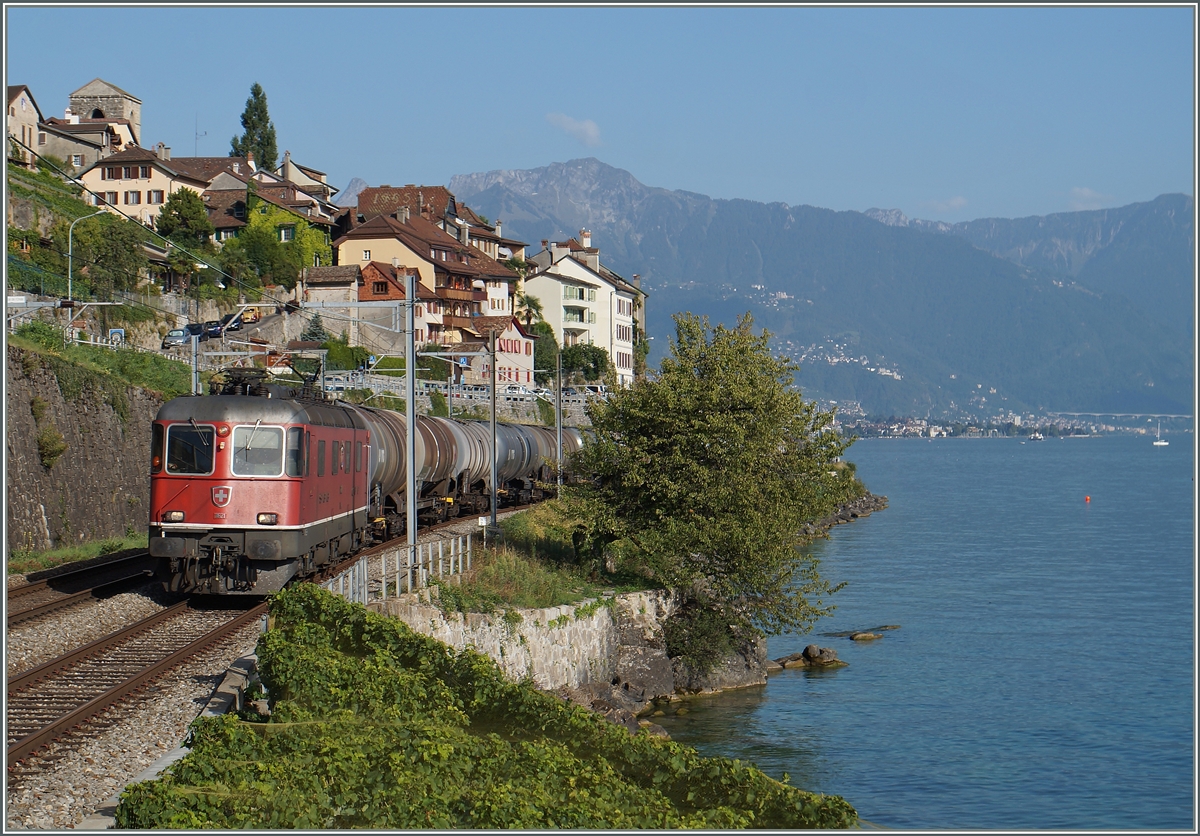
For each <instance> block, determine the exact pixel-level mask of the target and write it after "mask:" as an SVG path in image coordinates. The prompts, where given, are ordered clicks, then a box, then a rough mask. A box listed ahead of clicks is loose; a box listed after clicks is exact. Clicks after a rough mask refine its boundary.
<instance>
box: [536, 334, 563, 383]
mask: <svg viewBox="0 0 1200 836" xmlns="http://www.w3.org/2000/svg"><path fill="white" fill-rule="evenodd" d="M529 333H531V334H533V335H534V336H535V337H537V340H535V341H534V343H533V367H534V368H535V369H547V371H544V372H537V373H536V374H535V377H536V378H537V382H538V383H541V384H543V385H544V384H546V383H548V382H549V381H551V380H553V379H554V377H555V370H556V369H557V368H558V339H557V338H556V337H555V336H554V326H553V325H551V324H550V323H549V322H546V321H545V320H543V321H541V322H535V323H533V325H531V326H530V327H529Z"/></svg>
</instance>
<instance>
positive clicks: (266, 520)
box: [258, 514, 279, 525]
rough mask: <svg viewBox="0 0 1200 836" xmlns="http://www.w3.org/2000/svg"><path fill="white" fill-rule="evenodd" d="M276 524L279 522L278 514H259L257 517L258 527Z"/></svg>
mask: <svg viewBox="0 0 1200 836" xmlns="http://www.w3.org/2000/svg"><path fill="white" fill-rule="evenodd" d="M277 522H279V515H278V514H259V515H258V524H259V525H275V523H277Z"/></svg>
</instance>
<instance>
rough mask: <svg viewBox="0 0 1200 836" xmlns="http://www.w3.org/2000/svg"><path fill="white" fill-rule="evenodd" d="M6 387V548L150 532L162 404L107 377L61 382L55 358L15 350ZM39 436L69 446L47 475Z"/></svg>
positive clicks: (11, 349)
mask: <svg viewBox="0 0 1200 836" xmlns="http://www.w3.org/2000/svg"><path fill="white" fill-rule="evenodd" d="M72 374H73V375H74V374H76V373H75V372H74V371H72ZM6 386H7V392H6V404H7V415H6V418H7V423H6V425H5V427H4V436H5V444H6V446H7V454H8V455H7V459H8V461H7V465H8V467H7V474H6V476H7V481H8V486H7V490H8V515H7V535H8V538H7V539H8V542H7V546H8V549H9V550H10V551H13V550H17V549H33V550H43V549H50V548H58V547H61V546H69V545H72V544H74V543H76V542H79V541H80V540H86V539H96V538H104V537H114V536H124V535H125V533H126V531H127V530H128V529H134V530H136V531H145V529H146V524H147V513H148V509H149V503H150V479H149V473H150V425H151V423H152V422H153V420H154V416H155V415H156V414H157V413H158V408H159V406H161V404H162V402H161V400H160V399H159V398H158V397H157V396H155V395H154V394H153V393H151V392H149V391H147V390H145V389H139V388H137V387H134V386H125V385H124V384H120V385H117V384H116V383H113V384H112V386H111V389H110V388H106V387H105V386H104V385H103V378H102V377H101V376H100V375H88V374H82V373H79V374H78V380H76V381H74V382H73V385H65V384H60V382H59V380H58V377H57V376H56V374H55V371H54V369H53V368H52V366H51V365H50V361H48V360H47V359H46V358H45V357H43V356H42V355H39V354H37V353H34V352H27V351H24V350H23V349H19V348H15V347H14V346H9V347H8V356H7V366H6ZM63 388H66V389H67V394H66V395H64V393H63ZM76 389H77V390H78V391H76ZM41 432H47V433H50V434H53V433H58V434H59V435H60V436H61V438H62V443H64V444H65V445H66V446H65V449H64V450H63V452H62V454H61V455H60V456H59V457H58V459H57V460H56V461H54V462H53V464H52V466H51V467H49V468H47V467H46V466H45V464H44V463H43V457H42V455H41V451H40V450H39V447H38V434H39V433H41Z"/></svg>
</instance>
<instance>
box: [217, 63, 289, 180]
mask: <svg viewBox="0 0 1200 836" xmlns="http://www.w3.org/2000/svg"><path fill="white" fill-rule="evenodd" d="M242 129H243V133H242V135H241V137H240V138H239V137H236V136H235V137H234V138H233V139H232V140H231V141H230V144H231V148H230V151H229V156H231V157H245V156H248V155H250V154H251V153H253V154H254V164H255V165H256V166H257V167H258V168H265V169H266V170H267V171H271V170H273V169H274V168H275V160H276V158H277V157H278V156H279V148H278V147H277V146H276V145H275V123H274V122H272V121H271V117H270V114H268V113H267V94H266V93H264V92H263V89H262V85H261V84H259V83H258V82H257V81H256V82H254V86H252V87H251V88H250V98H248V99H246V109H245V110H243V111H242Z"/></svg>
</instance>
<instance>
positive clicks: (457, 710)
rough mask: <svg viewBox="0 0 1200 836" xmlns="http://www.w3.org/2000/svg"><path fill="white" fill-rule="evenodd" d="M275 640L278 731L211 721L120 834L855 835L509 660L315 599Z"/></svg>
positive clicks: (139, 800)
mask: <svg viewBox="0 0 1200 836" xmlns="http://www.w3.org/2000/svg"><path fill="white" fill-rule="evenodd" d="M270 607H271V613H272V616H273V619H274V628H273V629H272V630H270V631H269V632H267V633H266V634H264V635H263V636H262V637H261V638H260V639H259V644H258V661H259V670H260V673H261V676H262V681H263V684H264V686H265V687H266V688H267V690H268V693H269V694H270V701H271V716H270V718H269V720H268V721H267V722H261V721H257V720H251V719H241V718H239V717H237V716H235V715H225V716H221V717H212V718H201V719H199V720H197V721H196V722H195V723H193V724H192V727H191V732H190V734H189V741H188V743H189V745H190V747H191V752H190V753H189V754H188V755H187V756H185V757H184V758H183V759H182V760H180V761H178V762H177V763H176V764H175V765H174V766H172V767H171V770H170V772H169V773H168V774H167V775H165V776H164V777H162V778H160V779H157V780H155V781H149V782H143V783H139V784H134V785H132V786H131V787H130V788H128V789H127V790H126V791H125V792H124V793H123V794H122V796H121V801H120V804H119V805H118V807H117V811H116V824H117V827H119V828H131V829H157V828H166V827H170V828H187V829H194V828H217V829H235V828H236V829H246V828H249V829H268V828H271V829H273V828H284V827H286V828H301V829H322V830H325V829H344V828H368V829H381V830H398V829H450V828H466V829H500V828H506V829H533V828H537V829H576V828H579V829H598V828H622V829H632V828H638V829H643V828H655V829H658V828H683V827H688V828H709V829H734V828H745V827H757V828H778V829H794V828H803V827H851V826H853V825H855V824H856V823H857V816H856V814H855V811H854V809H853V808H852V807H851V806H850V805H849V804H847V803H846V802H845V801H844V800H843V799H842V798H840V797H838V796H823V795H816V794H813V793H808V792H804V791H803V790H799V789H796V788H794V787H791V786H788V785H787V784H785V783H781V782H779V781H776V780H774V779H772V778H770V777H768V776H767V775H765V774H763V773H762V772H761V771H759V770H758V769H755V768H754V767H752V766H749V765H747V764H745V763H742V762H740V761H735V760H730V759H727V758H707V757H701V756H700V755H699V754H698V753H697V752H696V751H695V750H693V749H691V748H688V747H685V746H681V745H679V744H677V743H674V742H671V741H666V740H661V739H659V738H656V737H653V736H651V735H649V734H646V733H641V734H638V735H630V734H629V733H628V732H627V731H626V730H625V729H623V728H620V727H618V726H616V725H614V724H611V723H608V722H606V721H605V720H603V719H602V718H600V717H599V716H597V715H595V714H593V713H592V712H589V711H587V710H585V709H582V708H579V707H577V706H573V705H571V704H569V703H566V702H564V701H562V700H560V699H558V698H557V697H555V696H553V695H551V694H545V693H542V692H539V691H537V690H535V689H534V688H533V687H532V685H531V684H528V683H513V682H509V681H507V680H506V679H505V678H504V676H503V675H502V674H501V672H500V671H499V669H498V668H497V666H496V665H495V663H494V662H492V661H491V660H489V659H487V658H485V657H483V656H481V655H479V654H477V653H475V652H474V651H469V650H468V651H464V652H462V653H456V652H454V651H453V650H451V649H450V648H448V647H446V646H445V645H443V644H441V643H439V642H437V641H434V640H433V639H430V638H427V637H424V636H420V635H418V634H416V633H413V632H412V631H411V630H409V629H408V628H407V627H405V626H404V625H403V624H401V623H399V622H397V621H394V620H391V619H387V618H384V617H382V616H378V615H376V614H374V613H370V612H368V611H366V610H365V609H364V608H363V607H362V606H361V605H357V604H350V603H347V602H345V601H342V600H341V599H338V598H336V597H334V596H332V595H330V594H328V593H326V592H324V591H322V590H320V589H319V588H317V587H315V586H313V585H311V584H305V585H302V586H300V587H297V588H295V589H291V590H285V591H284V592H281V593H279V594H277V595H276V596H274V597H273V598H272V600H271V604H270Z"/></svg>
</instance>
